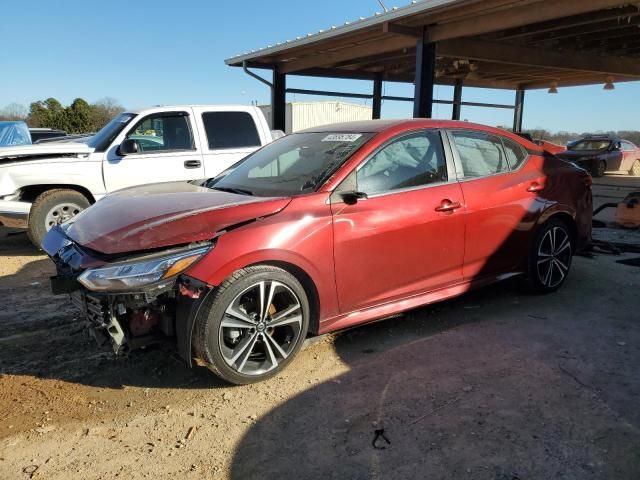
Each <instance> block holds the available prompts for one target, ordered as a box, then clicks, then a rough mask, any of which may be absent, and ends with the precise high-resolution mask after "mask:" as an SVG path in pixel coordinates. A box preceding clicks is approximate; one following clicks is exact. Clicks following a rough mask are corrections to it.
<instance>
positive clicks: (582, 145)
mask: <svg viewBox="0 0 640 480" xmlns="http://www.w3.org/2000/svg"><path fill="white" fill-rule="evenodd" d="M609 145H611V140H580V141H579V142H577V143H575V144H573V145H571V146H570V147H569V150H606V149H607V148H609Z"/></svg>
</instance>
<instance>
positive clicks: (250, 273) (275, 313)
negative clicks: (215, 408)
mask: <svg viewBox="0 0 640 480" xmlns="http://www.w3.org/2000/svg"><path fill="white" fill-rule="evenodd" d="M309 312H310V310H309V301H308V299H307V295H306V293H305V290H304V288H303V287H302V285H301V284H300V282H299V281H298V280H297V279H296V278H295V277H294V276H293V275H291V274H290V273H289V272H287V271H285V270H282V269H280V268H277V267H272V266H269V265H258V266H253V267H247V268H243V269H241V270H238V271H237V272H235V273H234V274H233V275H231V276H230V277H229V278H228V279H227V280H225V281H224V282H223V283H222V284H221V285H220V286H219V287H218V288H217V289H216V290H215V291H214V292H212V294H210V295H209V297H208V298H207V299H206V300H205V303H204V304H203V305H202V307H201V308H200V312H199V313H198V316H197V318H196V321H195V328H194V337H193V346H194V349H195V353H196V356H197V357H198V358H199V359H200V360H202V361H203V362H204V363H205V364H206V365H207V367H208V368H209V369H210V370H211V371H212V372H213V373H215V374H216V375H217V376H219V377H220V378H222V379H224V380H226V381H227V382H229V383H233V384H236V385H246V384H249V383H255V382H261V381H263V380H266V379H268V378H270V377H273V376H274V375H276V374H278V373H279V372H281V371H282V370H283V369H284V368H285V367H286V366H287V365H288V364H289V363H290V362H291V361H292V360H293V358H294V357H295V356H296V354H297V353H298V352H299V351H300V348H301V347H302V344H303V342H304V339H305V337H306V335H307V330H308V327H309Z"/></svg>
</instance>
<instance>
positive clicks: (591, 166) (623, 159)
mask: <svg viewBox="0 0 640 480" xmlns="http://www.w3.org/2000/svg"><path fill="white" fill-rule="evenodd" d="M556 155H557V156H558V157H559V158H561V159H563V160H566V161H568V162H572V163H574V164H576V165H578V166H579V167H582V168H584V169H585V170H588V171H590V172H591V174H592V175H593V176H594V177H602V176H603V175H604V174H605V172H625V173H629V175H640V148H638V147H637V146H635V145H634V144H633V143H631V142H629V141H628V140H623V139H621V138H615V137H610V136H606V135H592V136H588V137H585V138H583V139H581V140H578V141H577V142H574V143H573V144H571V145H569V146H568V147H567V150H566V151H564V152H559V153H557V154H556Z"/></svg>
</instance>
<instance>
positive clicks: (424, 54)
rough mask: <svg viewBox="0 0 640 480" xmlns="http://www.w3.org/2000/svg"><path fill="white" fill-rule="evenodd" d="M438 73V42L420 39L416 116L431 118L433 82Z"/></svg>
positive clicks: (415, 104)
mask: <svg viewBox="0 0 640 480" xmlns="http://www.w3.org/2000/svg"><path fill="white" fill-rule="evenodd" d="M435 73H436V44H435V43H429V42H426V41H425V40H424V39H422V38H421V39H420V40H418V43H417V44H416V78H415V83H416V86H415V92H416V93H415V96H414V102H413V117H414V118H431V116H432V113H433V84H434V81H435Z"/></svg>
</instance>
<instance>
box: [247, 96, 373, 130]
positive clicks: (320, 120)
mask: <svg viewBox="0 0 640 480" xmlns="http://www.w3.org/2000/svg"><path fill="white" fill-rule="evenodd" d="M260 109H261V110H262V112H263V113H264V115H265V117H266V118H267V122H269V125H271V105H262V106H260ZM372 113H373V112H372V109H371V107H369V106H366V105H358V104H354V103H345V102H291V103H287V119H286V133H293V132H299V131H300V130H304V129H306V128H312V127H317V126H320V125H329V124H331V123H340V122H356V121H359V120H371V116H372Z"/></svg>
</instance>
